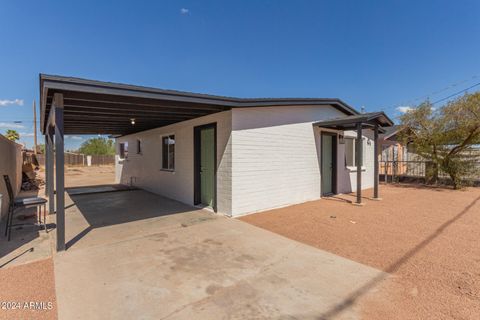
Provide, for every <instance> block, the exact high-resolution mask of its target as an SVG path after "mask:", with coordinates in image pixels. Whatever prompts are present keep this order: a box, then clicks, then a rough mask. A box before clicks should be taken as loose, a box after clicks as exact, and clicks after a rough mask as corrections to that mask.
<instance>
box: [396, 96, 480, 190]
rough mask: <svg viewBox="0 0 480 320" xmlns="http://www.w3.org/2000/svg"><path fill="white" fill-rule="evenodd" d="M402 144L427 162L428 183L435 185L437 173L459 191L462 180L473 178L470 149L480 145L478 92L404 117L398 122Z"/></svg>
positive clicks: (424, 105) (421, 107) (423, 107)
mask: <svg viewBox="0 0 480 320" xmlns="http://www.w3.org/2000/svg"><path fill="white" fill-rule="evenodd" d="M400 120H401V123H402V125H403V126H404V127H407V128H409V129H411V130H404V134H403V140H404V142H407V141H408V142H411V143H413V146H414V147H415V150H416V151H415V152H416V153H417V154H418V155H420V156H421V157H423V158H424V159H426V160H427V161H428V162H429V163H430V164H431V165H429V166H427V170H426V171H427V172H426V176H427V183H436V182H438V174H439V170H440V169H441V170H443V171H444V172H446V173H447V174H448V175H449V176H450V178H451V179H452V182H453V186H454V188H455V189H458V188H459V187H461V185H462V178H464V177H466V176H469V175H473V174H475V173H476V172H475V170H476V169H475V163H476V161H478V157H477V156H472V155H471V151H472V150H473V146H475V145H476V144H479V143H480V92H477V93H474V94H466V95H464V96H462V97H460V98H458V99H455V100H453V101H450V102H449V103H447V104H446V105H445V106H444V107H442V108H439V109H435V108H433V106H432V104H431V103H430V102H429V101H426V102H424V103H422V104H420V105H419V106H418V107H417V108H414V109H412V110H411V111H409V112H407V113H405V114H404V115H403V116H402V117H401V118H400Z"/></svg>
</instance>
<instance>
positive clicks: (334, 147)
mask: <svg viewBox="0 0 480 320" xmlns="http://www.w3.org/2000/svg"><path fill="white" fill-rule="evenodd" d="M323 136H331V137H332V138H333V139H332V142H333V143H332V162H333V165H332V194H337V150H338V148H337V144H338V134H337V133H334V132H327V131H322V132H321V133H320V190H321V193H322V197H325V196H328V195H330V194H324V193H323V190H322V189H323V188H322V185H323V177H324V175H323V148H324V147H323Z"/></svg>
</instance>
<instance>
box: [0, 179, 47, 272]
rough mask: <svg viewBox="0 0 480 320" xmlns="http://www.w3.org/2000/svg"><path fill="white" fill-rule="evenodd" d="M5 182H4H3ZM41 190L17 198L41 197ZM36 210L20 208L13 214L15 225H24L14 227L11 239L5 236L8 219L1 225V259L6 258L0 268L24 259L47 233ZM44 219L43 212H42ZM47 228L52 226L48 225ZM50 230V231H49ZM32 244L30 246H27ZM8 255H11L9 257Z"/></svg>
mask: <svg viewBox="0 0 480 320" xmlns="http://www.w3.org/2000/svg"><path fill="white" fill-rule="evenodd" d="M2 182H3V181H2ZM39 192H40V190H30V191H20V193H19V194H18V195H17V197H40V196H41V195H40V194H39ZM36 210H37V209H36V208H35V207H30V208H18V209H16V210H15V212H14V214H13V222H12V223H13V224H24V225H17V226H12V230H11V239H10V241H8V240H7V237H6V236H5V228H6V218H5V219H4V220H2V221H1V223H0V238H1V239H0V259H2V258H6V259H7V260H6V261H4V259H2V263H1V265H0V268H2V267H5V266H7V265H8V264H10V263H11V262H14V261H15V260H17V259H18V258H20V257H24V258H25V255H26V254H27V253H31V252H33V251H34V247H35V246H36V243H37V242H38V241H37V239H39V238H40V236H41V233H45V229H44V226H43V224H42V225H38V221H37V215H36ZM42 219H43V212H42ZM47 228H51V225H48V224H47ZM49 230H50V229H49ZM28 244H31V245H30V246H27V245H28ZM7 255H10V256H8V257H7Z"/></svg>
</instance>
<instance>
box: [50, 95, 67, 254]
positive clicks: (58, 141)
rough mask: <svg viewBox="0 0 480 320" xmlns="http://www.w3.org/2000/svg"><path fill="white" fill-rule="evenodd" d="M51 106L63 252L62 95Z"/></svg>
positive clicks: (59, 244)
mask: <svg viewBox="0 0 480 320" xmlns="http://www.w3.org/2000/svg"><path fill="white" fill-rule="evenodd" d="M52 106H53V107H54V108H55V159H56V161H55V167H56V168H55V169H56V170H55V171H56V175H55V176H56V182H57V183H56V187H57V188H56V189H57V215H56V216H57V251H64V250H65V177H64V171H65V168H64V163H65V159H64V157H65V155H64V145H63V95H62V94H61V93H55V94H54V96H53V103H52Z"/></svg>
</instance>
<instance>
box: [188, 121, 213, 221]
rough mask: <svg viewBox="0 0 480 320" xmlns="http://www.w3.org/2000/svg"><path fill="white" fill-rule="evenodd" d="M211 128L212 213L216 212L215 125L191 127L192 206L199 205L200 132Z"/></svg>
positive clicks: (200, 200) (200, 198) (200, 199)
mask: <svg viewBox="0 0 480 320" xmlns="http://www.w3.org/2000/svg"><path fill="white" fill-rule="evenodd" d="M208 128H213V135H214V139H213V150H214V151H213V152H214V156H213V205H212V207H213V208H212V209H213V211H215V212H217V123H216V122H213V123H208V124H204V125H201V126H196V127H193V186H194V187H193V188H194V191H193V204H194V205H200V204H201V202H202V197H201V195H202V194H201V181H200V163H201V161H200V160H201V153H200V151H201V140H200V132H201V130H202V129H208Z"/></svg>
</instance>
